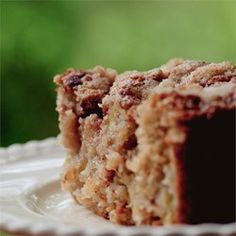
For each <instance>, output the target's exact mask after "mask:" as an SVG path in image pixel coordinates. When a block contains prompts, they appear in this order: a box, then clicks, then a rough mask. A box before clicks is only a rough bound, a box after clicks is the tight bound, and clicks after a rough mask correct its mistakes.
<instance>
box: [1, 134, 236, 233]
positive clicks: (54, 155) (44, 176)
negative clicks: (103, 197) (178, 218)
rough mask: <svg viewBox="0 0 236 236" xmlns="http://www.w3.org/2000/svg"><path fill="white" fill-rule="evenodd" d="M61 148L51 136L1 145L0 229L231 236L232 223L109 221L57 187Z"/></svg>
mask: <svg viewBox="0 0 236 236" xmlns="http://www.w3.org/2000/svg"><path fill="white" fill-rule="evenodd" d="M64 158H65V153H64V151H63V150H62V148H60V147H59V146H58V145H57V143H56V139H54V138H50V139H47V140H44V141H39V142H37V141H31V142H29V143H26V144H24V145H18V144H17V145H12V146H10V147H9V148H1V149H0V165H1V169H0V229H1V230H3V231H7V232H12V233H21V235H24V236H25V235H47V236H52V235H66V236H72V235H83V236H88V235H100V236H105V235H106V236H108V235H113V236H117V235H130V236H132V235H133V236H134V235H135V236H138V235H139V236H141V235H145V236H148V235H172V236H174V235H205V236H206V235H236V229H235V228H236V224H227V225H216V224H203V225H197V226H187V225H178V226H168V227H131V226H119V225H114V224H112V223H111V222H109V221H107V220H104V219H102V218H100V217H98V216H96V215H94V214H93V213H92V212H90V211H88V210H86V209H85V208H84V207H82V206H79V205H77V204H75V203H74V202H73V200H72V199H71V198H70V196H69V195H67V194H66V193H64V192H62V190H61V188H60V182H59V173H60V168H61V166H62V163H63V160H64Z"/></svg>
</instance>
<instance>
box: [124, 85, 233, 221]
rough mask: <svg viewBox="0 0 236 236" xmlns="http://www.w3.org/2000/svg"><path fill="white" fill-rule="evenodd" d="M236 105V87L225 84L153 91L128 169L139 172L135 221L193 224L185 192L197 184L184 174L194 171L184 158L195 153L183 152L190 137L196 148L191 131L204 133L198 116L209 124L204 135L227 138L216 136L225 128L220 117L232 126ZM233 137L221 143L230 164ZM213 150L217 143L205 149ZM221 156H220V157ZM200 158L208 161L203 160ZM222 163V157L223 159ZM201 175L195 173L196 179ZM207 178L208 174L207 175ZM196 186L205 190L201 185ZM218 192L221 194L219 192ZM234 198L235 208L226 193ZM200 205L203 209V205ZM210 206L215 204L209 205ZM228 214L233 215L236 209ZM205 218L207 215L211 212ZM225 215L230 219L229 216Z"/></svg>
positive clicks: (143, 110) (141, 118) (134, 190)
mask: <svg viewBox="0 0 236 236" xmlns="http://www.w3.org/2000/svg"><path fill="white" fill-rule="evenodd" d="M209 90H211V91H209ZM220 90H223V92H222V93H221V96H219V95H220ZM235 108H236V85H227V84H225V85H222V86H221V87H215V88H207V89H203V90H202V89H201V90H199V89H198V90H196V89H194V90H191V92H190V91H185V90H178V89H168V91H166V90H162V89H160V91H159V94H154V95H153V96H151V98H150V99H149V100H148V101H145V102H144V103H143V104H142V105H141V106H139V107H138V117H139V118H138V125H139V127H138V129H137V131H136V135H137V140H138V146H137V154H136V155H134V156H132V158H131V159H130V160H129V161H128V168H129V169H130V170H131V171H133V172H134V173H135V174H134V176H135V177H134V179H133V180H132V184H131V185H130V188H129V191H130V198H131V200H130V201H131V205H132V212H133V218H134V219H135V222H136V223H137V224H170V223H194V222H193V221H192V220H191V217H194V214H195V213H194V210H196V209H191V211H190V209H189V208H188V207H189V206H191V202H189V204H188V199H187V198H186V195H189V191H188V190H187V188H185V187H186V186H191V185H192V186H191V187H192V188H194V184H195V183H194V180H191V178H188V174H186V173H187V172H191V169H188V170H186V169H185V168H184V167H185V164H184V163H185V160H188V161H189V162H188V163H192V162H191V160H192V159H191V154H186V155H184V150H185V149H186V148H188V145H189V142H190V140H195V145H196V146H197V142H198V138H199V136H198V137H196V134H195V133H194V132H192V130H199V132H201V131H203V130H202V129H200V127H199V125H198V122H197V121H198V120H202V121H203V122H202V123H203V124H204V125H205V126H204V125H203V127H204V128H205V130H204V131H205V132H207V134H206V137H211V135H213V136H212V137H211V138H212V139H213V140H215V139H217V138H218V139H219V140H222V139H225V137H223V138H221V139H220V138H219V135H216V134H217V132H218V131H221V130H222V128H220V127H217V125H219V122H220V121H218V114H219V113H222V114H225V119H227V121H228V122H230V123H229V124H228V127H233V123H232V122H233V119H234V117H235V116H233V114H234V113H235ZM227 111H230V114H231V115H230V116H228V115H227ZM215 120H217V122H215ZM221 120H222V119H221ZM214 123H216V124H214ZM193 124H194V125H193ZM197 125H198V126H197ZM207 125H208V126H209V127H212V126H214V128H215V130H214V131H215V132H214V133H212V132H211V131H212V128H209V129H206V126H207ZM227 131H229V129H228V130H227ZM233 132H234V131H233V130H231V136H230V138H232V135H233ZM225 134H226V133H225ZM204 140H205V139H204ZM233 140H235V139H232V140H231V143H230V145H223V147H221V153H222V150H225V149H226V148H229V150H228V154H230V156H227V157H226V158H227V159H226V162H227V161H229V163H232V161H233V160H234V157H235V156H234V155H233V150H234V145H233V143H232V142H233ZM205 141H206V140H205ZM218 142H219V141H218ZM209 143H210V142H209ZM196 148H197V147H196ZM212 148H213V145H211V146H210V147H209V148H208V149H207V147H206V153H207V152H208V153H209V152H211V151H212ZM188 150H189V149H188ZM195 151H196V150H195ZM226 152H227V151H226ZM197 153H198V154H199V155H200V153H201V151H200V150H199V151H198V152H197ZM204 155H205V156H206V154H204V152H203V156H202V157H201V158H205V156H204ZM218 157H219V158H222V157H221V156H218ZM209 159H210V160H212V159H213V160H214V156H212V155H210V156H209V157H208V160H209ZM200 160H202V159H200ZM206 160H207V158H206ZM202 161H203V163H204V159H203V160H202ZM221 161H224V160H222V159H221ZM229 163H227V164H226V168H225V169H223V173H225V172H227V165H228V164H229ZM208 167H209V166H208ZM192 168H194V165H193V166H192ZM232 168H234V167H232ZM232 168H231V174H230V175H231V176H230V175H229V176H230V177H231V179H229V178H228V180H229V181H231V182H232V181H233V179H232V175H233V173H234V172H232V170H233V169H232ZM207 170H208V171H209V174H211V169H208V168H207V167H206V168H205V171H207ZM200 171H201V170H199V173H200ZM196 172H197V170H196ZM212 174H213V175H215V177H217V176H218V180H220V178H219V175H218V173H217V172H213V173H212ZM190 176H191V174H190ZM197 177H198V175H197V174H196V175H195V178H197ZM199 177H200V176H199ZM204 177H205V178H207V176H204ZM200 179H201V178H200ZM222 179H223V178H222ZM211 180H212V179H211ZM185 181H189V183H188V184H187V183H186V182H185ZM191 181H192V182H191ZM197 183H198V184H199V186H200V185H201V181H199V182H197ZM209 187H210V186H209ZM231 187H232V184H231V186H230V187H229V191H232V190H231ZM226 188H227V187H226ZM198 190H199V194H201V193H200V192H201V191H200V189H198ZM184 194H185V195H184ZM195 196H197V195H195ZM219 196H221V195H220V194H219ZM211 197H212V195H211ZM196 199H197V198H196ZM196 199H195V200H196ZM215 199H217V200H216V201H218V203H219V202H220V201H221V198H219V197H217V196H216V197H215ZM230 199H231V202H230V203H229V205H231V206H232V198H231V196H230V197H228V200H230ZM207 201H210V199H209V198H206V200H205V202H207ZM197 203H198V204H199V205H198V206H197V208H199V207H200V204H201V201H200V200H199V202H197ZM203 203H204V202H203ZM206 205H207V204H206ZM209 205H210V202H209ZM200 209H202V208H201V207H200ZM205 210H206V209H205ZM208 210H211V208H210V207H209V208H208ZM206 212H207V210H206ZM206 212H205V215H206ZM230 212H231V213H232V209H231V211H230ZM219 214H220V213H218V215H217V216H218V221H221V219H222V217H219ZM217 216H216V217H215V219H216V218H217ZM205 217H206V218H205V219H207V216H205ZM201 219H204V218H203V217H202V218H199V222H198V223H203V222H204V221H201ZM209 219H210V218H209ZM226 219H227V220H228V221H230V219H229V218H226ZM231 220H232V218H231ZM205 222H207V221H205ZM208 222H210V221H208ZM211 222H214V218H212V221H211ZM216 222H217V221H216Z"/></svg>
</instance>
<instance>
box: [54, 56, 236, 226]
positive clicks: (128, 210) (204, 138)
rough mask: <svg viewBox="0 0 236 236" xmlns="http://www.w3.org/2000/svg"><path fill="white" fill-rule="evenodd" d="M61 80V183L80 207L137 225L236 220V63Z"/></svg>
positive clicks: (96, 72)
mask: <svg viewBox="0 0 236 236" xmlns="http://www.w3.org/2000/svg"><path fill="white" fill-rule="evenodd" d="M55 82H56V84H57V92H58V98H57V111H58V112H59V127H60V130H61V139H62V142H63V144H64V146H65V148H66V150H67V158H66V161H65V164H64V169H63V173H62V180H61V182H62V186H63V188H64V189H65V190H66V191H68V192H70V193H71V195H72V196H73V198H74V199H75V200H76V201H77V202H78V203H79V204H82V205H84V206H86V207H88V208H89V209H91V210H92V211H94V212H95V213H96V214H98V215H100V216H103V217H104V218H106V219H109V220H111V221H113V222H115V223H120V224H128V225H133V224H135V225H142V224H151V225H165V224H173V223H190V224H196V223H203V222H219V223H226V222H233V221H234V220H235V215H234V209H235V178H234V174H235V109H236V68H235V66H234V65H232V64H231V63H229V62H223V63H207V62H201V61H190V60H182V59H174V60H172V61H170V62H169V63H167V64H166V65H164V66H161V67H160V68H156V69H153V70H150V71H147V72H138V71H130V72H125V73H123V74H120V75H117V73H116V72H115V71H114V70H111V69H105V68H102V67H95V68H94V69H92V70H78V71H76V70H73V69H70V70H68V71H67V72H66V73H65V74H62V75H58V76H56V77H55Z"/></svg>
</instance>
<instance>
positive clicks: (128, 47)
mask: <svg viewBox="0 0 236 236" xmlns="http://www.w3.org/2000/svg"><path fill="white" fill-rule="evenodd" d="M235 9H236V1H234V0H232V1H227V0H225V1H214V0H211V1H193V0H192V1H191V0H189V1H174V0H173V1H1V145H2V146H7V145H9V144H12V143H16V142H17V143H21V142H25V141H28V140H32V139H43V138H46V137H48V136H55V135H57V133H58V128H57V114H56V112H55V111H54V110H55V96H56V94H55V86H54V84H53V83H52V78H53V76H54V75H55V74H57V73H61V72H63V71H64V70H65V69H66V68H67V67H76V68H80V67H82V68H89V67H93V66H94V65H97V64H100V65H103V66H105V67H113V68H116V69H117V70H118V71H119V72H122V71H124V70H130V69H138V70H147V69H150V68H153V67H156V66H159V65H161V64H163V63H165V62H166V61H167V60H169V59H170V58H172V57H183V58H191V59H199V60H209V61H215V62H219V61H223V60H230V61H233V62H234V63H235V62H236V54H235V53H236V50H235V46H236V45H235V43H236V32H235V29H236V19H235V17H236V16H235V13H236V12H235Z"/></svg>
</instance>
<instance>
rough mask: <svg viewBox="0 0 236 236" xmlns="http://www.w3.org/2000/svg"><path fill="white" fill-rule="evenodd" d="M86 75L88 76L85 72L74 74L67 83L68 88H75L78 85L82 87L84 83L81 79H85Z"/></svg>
mask: <svg viewBox="0 0 236 236" xmlns="http://www.w3.org/2000/svg"><path fill="white" fill-rule="evenodd" d="M85 74H86V73H85V72H79V73H78V74H74V75H72V76H70V77H69V78H68V80H67V81H66V86H68V87H70V88H74V87H75V86H77V85H81V84H82V83H83V81H82V80H81V78H83V77H84V76H85Z"/></svg>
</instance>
